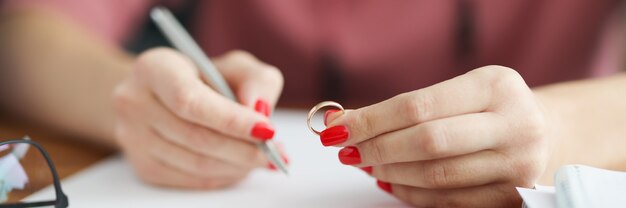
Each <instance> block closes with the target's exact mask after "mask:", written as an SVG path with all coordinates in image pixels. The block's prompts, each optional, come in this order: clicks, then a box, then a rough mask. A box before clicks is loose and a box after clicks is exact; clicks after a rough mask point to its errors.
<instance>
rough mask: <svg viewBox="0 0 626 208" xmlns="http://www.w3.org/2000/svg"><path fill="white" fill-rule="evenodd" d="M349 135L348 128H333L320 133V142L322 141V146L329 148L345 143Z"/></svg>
mask: <svg viewBox="0 0 626 208" xmlns="http://www.w3.org/2000/svg"><path fill="white" fill-rule="evenodd" d="M349 135H350V133H349V132H348V128H346V127H345V126H334V127H330V128H328V129H326V130H324V131H322V133H321V134H320V140H322V145H324V146H331V145H336V144H341V143H343V142H345V141H346V140H348V136H349Z"/></svg>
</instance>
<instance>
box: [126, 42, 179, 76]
mask: <svg viewBox="0 0 626 208" xmlns="http://www.w3.org/2000/svg"><path fill="white" fill-rule="evenodd" d="M172 55H177V52H176V51H174V50H173V49H170V48H166V47H157V48H152V49H148V50H146V51H145V52H143V53H141V54H139V56H137V58H136V59H135V69H136V70H138V72H142V73H143V72H146V71H147V70H150V69H151V68H152V67H151V66H153V65H154V64H158V63H159V62H160V61H161V60H163V57H168V56H172Z"/></svg>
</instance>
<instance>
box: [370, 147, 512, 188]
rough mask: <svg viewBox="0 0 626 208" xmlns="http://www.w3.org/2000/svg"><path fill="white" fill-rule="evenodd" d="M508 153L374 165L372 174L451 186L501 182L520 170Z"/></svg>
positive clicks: (420, 184)
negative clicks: (516, 167)
mask: <svg viewBox="0 0 626 208" xmlns="http://www.w3.org/2000/svg"><path fill="white" fill-rule="evenodd" d="M509 163H510V161H508V159H507V157H505V156H503V154H501V153H498V152H495V151H482V152H477V153H474V154H470V155H463V156H458V157H452V158H445V159H439V160H429V161H419V162H407V163H394V164H387V165H380V166H375V167H374V168H372V174H371V175H372V176H373V177H376V178H378V179H379V180H381V181H387V182H390V183H395V184H402V185H407V186H414V187H421V188H429V189H450V188H462V187H469V186H479V185H485V184H490V183H498V182H503V181H506V180H507V179H509V178H514V177H516V176H517V175H518V174H517V173H515V172H514V168H513V167H511V165H509Z"/></svg>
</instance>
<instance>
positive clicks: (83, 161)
mask: <svg viewBox="0 0 626 208" xmlns="http://www.w3.org/2000/svg"><path fill="white" fill-rule="evenodd" d="M6 120H7V119H0V140H1V141H4V140H8V139H15V138H21V137H22V136H24V135H29V136H30V137H31V138H32V139H33V140H35V141H37V142H39V143H40V144H41V145H43V147H44V148H45V149H46V151H48V153H49V154H50V157H51V158H52V160H53V163H54V164H55V166H56V168H57V171H58V173H59V176H60V177H61V178H65V177H67V176H69V175H72V174H74V173H76V172H78V171H80V170H82V169H84V168H86V167H87V166H89V165H91V164H93V163H95V162H97V161H98V160H100V159H103V158H105V157H107V156H109V155H111V154H112V153H113V150H111V149H106V148H101V147H97V146H95V145H92V144H88V143H86V142H81V141H80V139H78V138H71V137H67V136H62V135H59V134H55V133H52V132H50V131H46V130H44V129H41V128H34V127H30V126H29V125H20V124H14V123H10V122H8V121H6ZM34 152H35V151H33V150H29V154H30V153H34ZM35 165H40V164H31V163H28V162H25V163H24V164H23V166H24V169H25V170H26V172H27V173H28V172H29V170H30V171H32V170H36V169H37V168H38V167H35ZM39 168H40V167H39ZM51 183H52V181H51V180H31V181H30V182H29V187H32V188H29V189H28V190H24V191H19V192H15V193H11V195H10V200H11V201H14V200H20V199H22V198H24V197H26V196H28V195H30V194H32V193H34V192H35V191H37V190H39V189H41V188H44V187H46V186H48V185H50V184H51Z"/></svg>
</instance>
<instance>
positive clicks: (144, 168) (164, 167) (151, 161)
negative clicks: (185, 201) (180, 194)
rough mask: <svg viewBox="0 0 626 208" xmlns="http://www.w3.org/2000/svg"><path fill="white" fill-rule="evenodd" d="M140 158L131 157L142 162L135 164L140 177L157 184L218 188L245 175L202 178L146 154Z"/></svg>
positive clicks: (134, 160) (133, 160)
mask: <svg viewBox="0 0 626 208" xmlns="http://www.w3.org/2000/svg"><path fill="white" fill-rule="evenodd" d="M138 157H139V158H135V159H130V158H129V159H130V160H131V163H135V164H136V163H141V165H134V167H135V171H136V174H137V175H138V176H140V179H141V180H143V181H145V182H147V183H150V184H153V185H157V186H164V187H176V188H185V189H188V188H191V189H216V188H222V187H225V186H228V185H230V184H233V183H235V182H237V181H239V180H241V179H242V178H243V177H241V178H238V177H235V176H230V177H224V178H201V177H198V176H195V175H190V174H187V173H184V172H182V171H179V170H178V169H176V168H173V167H171V166H169V164H166V163H163V162H160V161H158V160H156V158H153V157H150V156H147V155H144V156H138Z"/></svg>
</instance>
